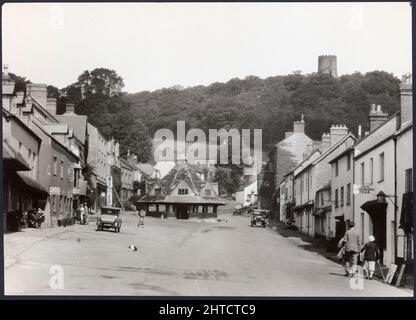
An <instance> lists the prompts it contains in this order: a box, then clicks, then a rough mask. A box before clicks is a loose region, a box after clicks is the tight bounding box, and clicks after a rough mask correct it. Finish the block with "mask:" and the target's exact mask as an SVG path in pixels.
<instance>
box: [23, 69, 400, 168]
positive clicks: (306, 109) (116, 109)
mask: <svg viewBox="0 0 416 320" xmlns="http://www.w3.org/2000/svg"><path fill="white" fill-rule="evenodd" d="M20 79H21V80H22V79H23V80H24V81H26V80H25V79H24V78H20ZM399 84H400V80H399V79H398V78H396V77H394V76H393V75H392V74H389V73H386V72H383V71H373V72H369V73H366V74H361V73H358V72H357V73H354V74H350V75H343V76H341V77H339V78H333V77H332V76H330V75H326V74H316V73H314V74H308V75H302V74H300V73H294V74H290V75H283V76H274V77H269V78H266V79H260V78H258V77H255V76H248V77H246V78H245V79H231V80H229V81H228V82H226V83H213V84H211V85H209V86H195V87H189V88H182V87H180V86H175V87H172V88H164V89H160V90H156V91H152V92H149V91H143V92H139V93H134V94H130V93H124V92H122V88H123V86H124V84H123V80H122V79H121V78H120V77H119V76H118V75H117V73H116V72H115V71H113V70H108V69H104V68H100V69H95V70H93V71H91V72H89V71H85V72H84V73H83V74H82V75H80V77H79V78H78V80H77V81H76V82H75V83H73V84H71V85H70V86H68V87H66V88H63V89H60V90H58V88H55V87H53V86H49V87H48V93H49V96H51V97H57V98H58V112H59V113H62V112H64V110H65V107H64V106H65V103H66V102H73V103H75V109H76V112H77V113H79V114H87V115H89V116H90V118H89V121H90V122H91V123H92V124H93V125H95V126H97V127H98V128H99V129H100V130H101V131H102V132H103V133H104V134H106V135H112V136H114V137H115V138H116V139H118V140H120V143H121V152H122V153H125V152H127V149H130V150H131V151H132V152H135V153H137V154H138V155H139V158H140V160H141V161H146V160H149V158H150V157H151V147H150V145H151V139H152V138H153V134H154V132H155V131H156V130H157V129H160V128H169V129H171V130H172V131H173V132H176V121H178V120H185V121H186V126H187V129H189V128H191V127H195V128H200V129H203V130H206V131H207V130H208V129H219V128H222V127H226V128H237V129H243V128H244V129H255V128H260V129H262V130H263V149H264V151H266V152H267V151H268V150H269V149H270V148H271V146H272V145H274V144H276V143H277V142H279V141H280V140H281V139H283V138H284V133H285V132H286V131H292V125H293V121H294V120H298V119H300V117H301V114H304V118H305V122H306V133H307V134H308V135H309V136H310V137H311V138H312V139H320V137H321V136H322V133H324V132H328V130H329V127H330V126H331V125H332V124H345V125H347V126H348V127H349V128H350V130H351V131H352V132H353V133H357V128H358V125H362V127H363V132H365V131H366V130H368V113H369V109H370V104H371V103H376V104H380V105H381V106H382V109H383V111H385V112H387V113H388V114H389V115H391V114H392V113H394V112H395V111H397V110H399V103H400V90H399ZM62 94H65V95H66V96H64V97H63V96H62Z"/></svg>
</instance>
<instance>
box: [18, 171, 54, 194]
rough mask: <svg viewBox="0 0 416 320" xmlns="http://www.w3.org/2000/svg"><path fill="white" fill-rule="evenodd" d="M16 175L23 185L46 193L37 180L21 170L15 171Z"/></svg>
mask: <svg viewBox="0 0 416 320" xmlns="http://www.w3.org/2000/svg"><path fill="white" fill-rule="evenodd" d="M16 173H17V176H18V177H19V179H20V180H21V183H23V184H24V186H25V187H29V188H30V189H32V190H33V191H34V192H37V193H41V194H46V195H47V194H48V193H49V192H48V190H46V189H45V188H44V187H43V186H42V185H41V184H40V183H39V182H37V181H36V180H35V179H32V178H30V177H28V176H27V175H25V174H24V173H23V172H16Z"/></svg>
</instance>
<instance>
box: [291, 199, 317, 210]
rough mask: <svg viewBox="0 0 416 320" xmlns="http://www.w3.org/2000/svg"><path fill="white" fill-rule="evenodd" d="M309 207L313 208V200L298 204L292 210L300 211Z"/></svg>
mask: <svg viewBox="0 0 416 320" xmlns="http://www.w3.org/2000/svg"><path fill="white" fill-rule="evenodd" d="M310 208H313V201H311V202H308V203H304V204H301V205H299V206H296V207H295V208H294V209H293V210H295V211H301V210H304V209H310Z"/></svg>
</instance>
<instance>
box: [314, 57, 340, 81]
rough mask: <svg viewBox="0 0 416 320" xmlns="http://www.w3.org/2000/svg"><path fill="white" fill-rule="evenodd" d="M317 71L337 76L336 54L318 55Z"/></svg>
mask: <svg viewBox="0 0 416 320" xmlns="http://www.w3.org/2000/svg"><path fill="white" fill-rule="evenodd" d="M318 73H326V74H330V75H331V76H333V77H334V78H337V77H338V72H337V56H334V55H322V56H319V57H318Z"/></svg>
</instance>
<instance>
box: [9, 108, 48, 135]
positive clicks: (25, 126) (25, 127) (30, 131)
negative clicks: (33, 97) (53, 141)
mask: <svg viewBox="0 0 416 320" xmlns="http://www.w3.org/2000/svg"><path fill="white" fill-rule="evenodd" d="M2 109H3V115H4V116H5V117H6V119H13V120H14V121H16V122H17V123H19V125H20V126H21V127H22V128H24V129H25V130H26V131H27V132H28V133H29V134H30V135H31V136H32V137H34V138H35V139H36V140H38V141H39V142H41V141H42V139H41V138H40V137H39V136H38V135H37V134H36V133H35V132H33V130H32V129H31V128H29V127H28V126H27V125H26V123H24V122H23V121H22V120H20V119H19V117H17V116H16V115H14V114H13V113H10V112H9V111H7V110H6V109H4V108H2Z"/></svg>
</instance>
